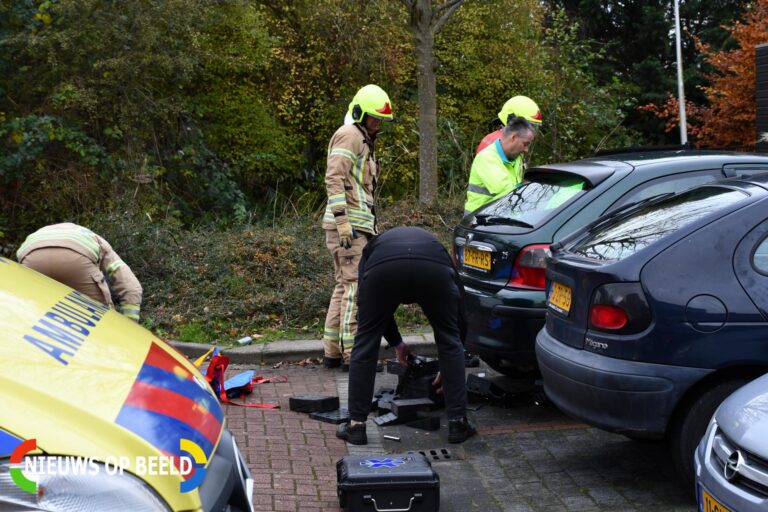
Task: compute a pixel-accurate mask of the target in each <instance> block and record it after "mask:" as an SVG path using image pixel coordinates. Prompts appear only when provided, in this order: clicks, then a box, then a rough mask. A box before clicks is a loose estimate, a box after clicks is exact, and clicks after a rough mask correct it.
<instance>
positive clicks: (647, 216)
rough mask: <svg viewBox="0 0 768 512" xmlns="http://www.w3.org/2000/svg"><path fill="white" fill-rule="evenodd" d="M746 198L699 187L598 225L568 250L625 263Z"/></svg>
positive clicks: (730, 191) (741, 195)
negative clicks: (711, 214) (622, 260)
mask: <svg viewBox="0 0 768 512" xmlns="http://www.w3.org/2000/svg"><path fill="white" fill-rule="evenodd" d="M746 195H747V194H746V193H744V192H741V191H738V190H733V189H729V188H725V187H706V186H704V187H699V188H695V189H692V190H689V191H687V192H683V193H681V194H677V195H675V196H672V197H670V198H668V199H664V200H661V201H658V202H653V203H651V204H649V205H648V206H646V207H644V208H642V209H640V210H638V211H636V212H634V213H632V214H630V215H628V216H626V217H623V218H619V219H620V220H617V221H613V222H611V221H608V222H606V223H604V224H602V225H601V224H598V225H597V227H596V228H593V229H592V231H591V232H590V233H589V235H588V236H587V237H586V238H583V239H580V240H578V241H576V242H574V244H573V245H572V246H571V247H567V248H566V250H567V251H569V252H571V253H573V254H578V255H580V256H584V257H586V258H590V259H595V260H612V261H615V260H621V259H624V258H626V257H628V256H631V255H633V254H635V253H636V252H637V251H639V250H641V249H643V248H645V247H647V246H649V245H651V244H652V243H654V242H656V241H657V240H659V239H661V238H663V237H665V236H667V235H669V234H671V233H674V232H675V231H677V230H678V229H680V228H682V227H683V226H685V225H687V224H690V223H692V222H695V221H697V220H698V219H701V218H702V217H704V216H706V215H709V214H710V213H712V212H715V211H717V210H719V209H721V208H724V207H726V206H728V205H731V204H733V203H735V202H737V201H739V200H741V199H744V197H745V196H746Z"/></svg>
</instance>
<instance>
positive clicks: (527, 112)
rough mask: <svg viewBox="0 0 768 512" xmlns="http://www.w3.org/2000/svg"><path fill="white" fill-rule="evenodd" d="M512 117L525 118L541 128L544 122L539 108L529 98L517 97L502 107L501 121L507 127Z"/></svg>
mask: <svg viewBox="0 0 768 512" xmlns="http://www.w3.org/2000/svg"><path fill="white" fill-rule="evenodd" d="M510 116H512V117H522V118H525V120H527V121H528V122H529V123H531V124H533V125H534V126H539V125H540V124H541V122H542V120H543V118H542V116H541V110H539V106H538V105H537V104H536V102H535V101H533V100H532V99H531V98H529V97H528V96H515V97H514V98H510V99H509V100H507V102H506V103H505V104H504V106H503V107H501V112H499V120H500V121H501V122H502V123H503V124H504V125H506V124H507V123H508V122H509V121H510V119H509V117H510Z"/></svg>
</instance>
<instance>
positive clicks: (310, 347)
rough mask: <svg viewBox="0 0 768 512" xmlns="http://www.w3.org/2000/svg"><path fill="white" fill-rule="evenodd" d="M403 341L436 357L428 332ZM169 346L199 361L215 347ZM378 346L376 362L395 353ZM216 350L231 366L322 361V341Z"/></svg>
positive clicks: (300, 341)
mask: <svg viewBox="0 0 768 512" xmlns="http://www.w3.org/2000/svg"><path fill="white" fill-rule="evenodd" d="M403 340H404V341H405V342H406V343H408V345H410V347H411V349H413V351H414V352H416V353H417V354H419V355H423V356H429V357H435V356H437V347H436V346H435V341H434V336H433V334H432V333H431V332H430V333H425V334H415V335H411V336H403ZM168 343H170V344H171V345H173V346H174V347H175V348H176V349H177V350H178V351H179V352H181V353H182V354H184V355H185V356H187V357H189V358H196V357H200V356H202V355H203V354H205V353H206V352H207V351H208V350H209V349H210V348H211V347H213V346H215V345H209V344H206V343H188V342H184V341H169V342H168ZM381 345H382V346H381V348H380V349H379V358H380V359H384V358H387V357H392V356H393V354H394V351H392V350H390V349H387V348H384V347H385V346H386V343H382V344H381ZM219 350H220V351H221V352H222V353H223V354H225V355H226V356H228V357H229V361H230V362H231V363H233V364H252V365H253V364H274V363H278V362H280V361H287V362H290V361H302V360H304V359H307V358H321V357H323V342H322V340H277V341H270V342H267V343H257V344H253V345H246V346H243V347H230V348H227V347H222V348H219Z"/></svg>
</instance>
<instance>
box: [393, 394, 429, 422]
mask: <svg viewBox="0 0 768 512" xmlns="http://www.w3.org/2000/svg"><path fill="white" fill-rule="evenodd" d="M433 405H435V403H434V402H433V401H432V400H430V399H429V398H407V399H402V398H400V399H397V400H392V412H393V413H394V414H395V416H397V417H398V418H400V419H401V420H402V421H410V420H413V419H416V417H417V415H418V412H419V411H426V410H429V409H431V408H432V406H433Z"/></svg>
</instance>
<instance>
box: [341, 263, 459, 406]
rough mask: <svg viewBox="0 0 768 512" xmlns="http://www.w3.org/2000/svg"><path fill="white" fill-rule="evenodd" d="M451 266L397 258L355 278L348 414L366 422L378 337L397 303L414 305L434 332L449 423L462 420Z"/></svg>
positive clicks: (456, 307) (456, 292)
mask: <svg viewBox="0 0 768 512" xmlns="http://www.w3.org/2000/svg"><path fill="white" fill-rule="evenodd" d="M454 272H455V271H454V270H453V268H451V267H449V266H447V265H442V264H440V263H436V262H432V261H428V260H419V259H410V258H401V259H397V260H390V261H387V262H384V263H380V264H378V265H376V266H374V267H373V268H371V269H369V270H366V271H365V273H364V275H361V276H359V278H358V282H359V288H358V318H357V322H358V324H357V334H356V336H355V343H354V348H353V349H352V360H351V361H350V366H349V405H348V407H349V416H350V418H351V419H353V420H355V421H365V420H366V418H367V417H368V414H369V413H370V410H371V400H372V399H373V386H374V380H375V378H376V363H377V359H378V354H379V346H380V345H381V337H382V334H383V333H384V330H385V329H386V328H387V326H388V324H389V322H393V321H394V320H393V315H394V312H395V310H396V309H397V307H398V306H399V305H400V304H412V303H418V304H419V306H421V309H422V310H423V311H424V314H425V315H426V316H427V319H428V320H429V323H430V325H431V326H432V330H433V332H434V334H435V343H436V344H437V352H438V356H439V361H440V372H441V374H442V377H443V392H444V393H445V404H446V413H447V416H448V419H457V418H461V417H462V416H464V414H465V412H466V407H467V390H466V386H465V383H464V382H465V379H464V346H463V345H462V343H461V338H460V336H459V324H458V315H459V307H460V291H459V289H458V287H457V285H456V282H455V280H454Z"/></svg>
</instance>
